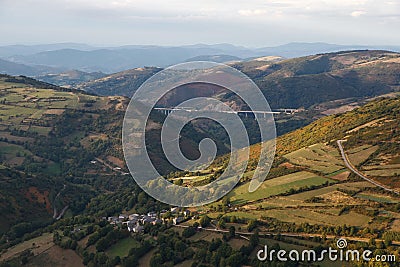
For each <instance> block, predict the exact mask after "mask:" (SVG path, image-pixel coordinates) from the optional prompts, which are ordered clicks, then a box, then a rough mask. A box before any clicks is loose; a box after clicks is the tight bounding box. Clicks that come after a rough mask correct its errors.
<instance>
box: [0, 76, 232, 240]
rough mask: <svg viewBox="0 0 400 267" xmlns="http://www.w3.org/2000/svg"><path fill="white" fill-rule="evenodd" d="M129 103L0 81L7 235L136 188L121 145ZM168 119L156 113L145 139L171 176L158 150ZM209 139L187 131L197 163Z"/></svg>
mask: <svg viewBox="0 0 400 267" xmlns="http://www.w3.org/2000/svg"><path fill="white" fill-rule="evenodd" d="M128 101H129V100H128V99H127V98H125V97H100V96H96V95H91V94H88V93H86V92H84V91H79V90H72V89H66V88H61V87H58V86H55V85H51V84H48V83H44V82H40V81H37V80H34V79H32V78H27V77H13V76H8V75H1V76H0V183H1V188H0V193H1V198H0V213H1V214H2V215H3V220H2V224H1V225H0V232H4V231H7V230H9V229H10V227H11V226H13V225H17V224H19V223H24V222H29V225H30V226H29V227H28V226H27V229H32V228H35V227H34V226H38V225H39V226H40V225H42V224H45V223H49V222H52V220H53V219H56V218H58V217H60V218H61V217H62V216H63V214H64V213H63V212H62V211H63V209H65V211H66V212H67V213H68V214H69V216H71V215H73V214H78V213H80V212H82V211H83V210H84V209H85V206H86V204H87V203H88V201H89V200H90V199H91V198H93V197H94V196H96V195H98V194H100V193H105V192H112V191H114V190H117V189H118V188H120V187H121V186H123V185H124V184H125V183H127V182H131V181H132V180H131V178H130V176H128V175H127V171H128V170H127V168H126V166H125V163H124V158H123V152H122V146H121V130H122V129H121V128H122V120H123V116H124V111H125V108H126V106H127V104H128ZM163 119H164V116H163V115H162V114H158V113H155V114H152V117H151V119H150V121H149V125H150V126H149V127H148V131H147V132H146V134H148V136H150V138H151V141H150V145H149V148H148V149H149V154H150V158H151V159H152V160H153V161H154V162H156V165H157V168H158V170H159V171H160V172H162V173H165V174H167V173H169V172H171V171H173V170H175V168H174V167H173V166H171V165H170V164H168V163H167V161H166V159H165V157H164V155H163V154H162V153H161V150H160V147H157V143H158V142H159V141H157V140H159V139H160V131H161V127H160V122H161V121H162V120H163ZM205 137H210V138H213V136H212V135H210V134H208V133H206V132H205V131H198V130H197V129H196V128H194V127H191V126H189V127H186V128H185V129H184V131H183V132H182V138H181V140H180V141H181V142H182V144H183V146H184V147H185V149H184V153H185V155H187V156H188V157H191V158H196V157H197V156H198V153H199V152H198V141H199V140H201V139H203V138H205ZM219 147H220V148H224V143H223V142H219ZM219 153H226V148H225V150H224V149H222V150H221V151H219ZM78 155H79V156H78ZM36 221H38V222H37V224H36ZM34 223H35V224H34ZM32 224H34V225H32ZM18 237H19V236H18Z"/></svg>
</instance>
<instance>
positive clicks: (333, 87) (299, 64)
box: [79, 51, 400, 108]
mask: <svg viewBox="0 0 400 267" xmlns="http://www.w3.org/2000/svg"><path fill="white" fill-rule="evenodd" d="M232 66H233V67H234V68H237V69H239V70H241V71H242V72H244V73H245V74H247V75H248V76H249V77H250V78H251V79H253V80H254V82H255V83H256V84H257V85H258V86H259V87H260V89H261V91H262V92H263V93H264V95H265V96H266V98H267V100H268V101H269V103H270V105H271V107H272V108H300V107H305V108H310V107H311V106H313V105H316V104H320V103H323V102H327V101H332V100H338V99H345V98H363V97H371V96H377V95H381V94H384V93H388V92H392V91H395V90H398V88H399V86H400V77H399V74H398V73H399V70H400V54H398V53H393V52H387V51H347V52H338V53H330V54H320V55H314V56H307V57H301V58H295V59H287V60H282V59H280V58H279V57H264V58H256V59H254V60H251V61H244V62H239V63H234V64H232ZM159 70H160V69H155V68H145V69H133V70H130V71H125V72H120V73H116V74H113V75H110V76H107V77H104V78H102V79H99V80H95V81H91V82H88V83H84V84H82V85H80V86H79V88H80V89H82V90H86V91H89V92H94V93H98V94H101V95H115V94H119V95H125V96H132V95H133V93H134V92H135V90H136V89H137V88H138V87H139V86H140V84H141V82H143V81H145V80H146V79H147V78H149V77H150V76H151V75H152V74H154V73H155V72H157V71H159ZM136 80H137V81H136ZM115 88H117V89H115Z"/></svg>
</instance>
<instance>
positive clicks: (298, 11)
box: [0, 0, 400, 47]
mask: <svg viewBox="0 0 400 267" xmlns="http://www.w3.org/2000/svg"><path fill="white" fill-rule="evenodd" d="M399 29H400V0H388V1H386V0H305V1H302V0H247V1H246V0H86V1H79V0H0V36H1V38H0V44H2V45H6V44H43V43H60V42H78V43H87V44H91V45H100V46H110V45H128V44H154V45H185V44H197V43H206V44H217V43H231V44H235V45H243V46H247V47H266V46H275V45H279V44H285V43H290V42H326V43H335V44H357V45H400V34H399V33H400V30H399Z"/></svg>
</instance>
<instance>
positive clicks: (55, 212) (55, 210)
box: [53, 184, 67, 220]
mask: <svg viewBox="0 0 400 267" xmlns="http://www.w3.org/2000/svg"><path fill="white" fill-rule="evenodd" d="M66 187H67V186H66V185H65V184H64V186H63V188H62V189H61V190H60V192H58V194H57V195H56V197H55V198H54V201H53V202H54V204H53V205H54V208H53V219H57V220H59V219H58V217H57V207H56V201H57V199H58V198H59V197H60V195H61V192H62V191H64V189H65V188H66ZM62 214H64V213H62ZM61 217H62V215H61Z"/></svg>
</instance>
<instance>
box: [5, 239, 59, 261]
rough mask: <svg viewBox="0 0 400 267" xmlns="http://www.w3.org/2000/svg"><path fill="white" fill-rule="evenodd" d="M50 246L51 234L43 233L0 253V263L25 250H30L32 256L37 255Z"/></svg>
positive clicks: (51, 242)
mask: <svg viewBox="0 0 400 267" xmlns="http://www.w3.org/2000/svg"><path fill="white" fill-rule="evenodd" d="M52 246H54V243H53V234H51V233H45V234H43V235H41V236H39V237H36V238H33V239H30V240H27V241H25V242H22V243H20V244H18V245H16V246H14V247H11V248H9V249H7V250H6V251H4V252H2V253H1V255H0V261H4V260H7V259H10V258H12V257H14V256H17V255H18V254H19V253H21V252H23V251H25V250H27V249H31V250H32V252H33V253H34V255H37V254H40V253H42V252H43V251H45V250H47V249H49V248H50V247H52Z"/></svg>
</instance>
